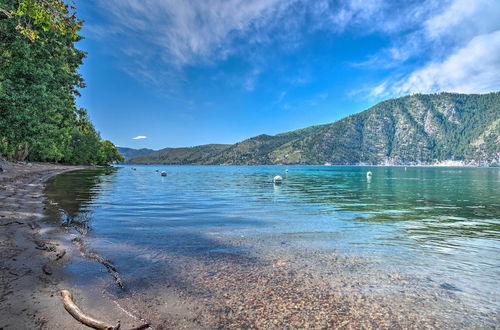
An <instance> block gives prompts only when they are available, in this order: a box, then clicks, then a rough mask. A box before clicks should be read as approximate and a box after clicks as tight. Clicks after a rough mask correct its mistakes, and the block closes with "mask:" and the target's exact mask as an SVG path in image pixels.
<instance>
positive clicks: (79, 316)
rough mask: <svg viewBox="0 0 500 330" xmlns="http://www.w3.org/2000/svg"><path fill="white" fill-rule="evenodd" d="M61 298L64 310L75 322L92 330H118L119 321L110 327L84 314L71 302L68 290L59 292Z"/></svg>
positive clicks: (71, 298)
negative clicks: (92, 329)
mask: <svg viewBox="0 0 500 330" xmlns="http://www.w3.org/2000/svg"><path fill="white" fill-rule="evenodd" d="M61 296H62V298H63V303H64V308H65V309H66V310H67V311H68V313H70V314H71V316H73V317H74V318H75V319H76V320H78V321H80V322H81V323H83V324H85V325H86V326H89V327H91V328H94V329H101V330H115V329H119V328H120V321H118V323H117V324H116V325H114V326H113V325H111V324H108V323H106V322H102V321H99V320H96V319H94V318H93V317H91V316H88V315H86V314H84V313H83V312H82V311H81V310H80V308H78V306H76V305H75V303H74V302H73V297H72V295H71V292H69V291H68V290H61Z"/></svg>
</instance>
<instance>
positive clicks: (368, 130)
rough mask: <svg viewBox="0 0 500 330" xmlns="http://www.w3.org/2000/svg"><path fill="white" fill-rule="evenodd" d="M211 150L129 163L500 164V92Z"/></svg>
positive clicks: (427, 102)
mask: <svg viewBox="0 0 500 330" xmlns="http://www.w3.org/2000/svg"><path fill="white" fill-rule="evenodd" d="M208 146H213V145H206V146H198V147H192V148H167V149H163V150H161V151H159V152H157V153H153V154H151V155H148V156H143V157H139V158H134V159H132V160H131V162H134V163H136V162H140V163H158V162H161V163H163V164H248V165H254V164H324V163H326V162H329V163H332V164H344V165H348V164H373V165H377V164H400V165H404V164H433V163H439V162H445V161H449V160H452V161H457V162H460V163H461V164H470V165H491V164H498V163H500V92H496V93H489V94H470V95H469V94H454V93H439V94H430V95H423V94H415V95H410V96H405V97H401V98H397V99H391V100H387V101H384V102H381V103H379V104H377V105H375V106H373V107H371V108H369V109H367V110H365V111H363V112H360V113H357V114H354V115H351V116H349V117H346V118H344V119H341V120H339V121H337V122H334V123H331V124H326V125H319V126H311V127H308V128H304V129H301V130H297V131H292V132H287V133H283V134H278V135H274V136H270V135H259V136H256V137H253V138H250V139H247V140H244V141H242V142H239V143H236V144H234V145H229V146H228V145H224V147H220V148H208ZM219 146H220V145H219ZM159 153H161V157H160V156H159V155H158V154H159ZM160 160H161V161H160Z"/></svg>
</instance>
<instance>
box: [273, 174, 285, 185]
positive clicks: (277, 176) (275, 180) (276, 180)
mask: <svg viewBox="0 0 500 330" xmlns="http://www.w3.org/2000/svg"><path fill="white" fill-rule="evenodd" d="M273 182H274V183H282V182H283V178H282V177H281V175H276V176H275V177H274V179H273Z"/></svg>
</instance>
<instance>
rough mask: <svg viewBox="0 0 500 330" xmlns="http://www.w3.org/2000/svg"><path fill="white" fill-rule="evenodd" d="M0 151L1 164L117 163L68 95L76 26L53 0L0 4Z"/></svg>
mask: <svg viewBox="0 0 500 330" xmlns="http://www.w3.org/2000/svg"><path fill="white" fill-rule="evenodd" d="M0 9H1V10H0V54H1V60H0V154H1V155H3V156H4V157H5V158H6V159H8V160H26V159H27V160H32V161H55V162H64V163H72V164H105V163H109V162H112V161H115V160H122V156H121V155H120V154H119V153H118V152H117V150H116V148H115V146H114V145H113V143H111V142H110V141H102V140H101V138H100V136H99V133H98V132H97V131H96V130H95V128H94V126H93V125H92V123H91V122H90V120H89V118H88V116H87V112H86V110H85V109H82V108H78V107H77V105H76V97H78V96H79V95H80V94H79V90H80V89H81V88H83V87H85V84H84V81H83V78H82V76H81V75H80V73H79V72H78V69H79V67H80V65H81V64H82V61H83V59H84V57H85V53H84V52H82V51H81V50H79V49H77V48H76V46H75V44H76V43H77V42H78V41H79V40H81V37H80V36H79V35H78V32H79V30H80V28H81V25H82V22H81V21H80V20H78V19H77V18H76V16H75V15H74V13H73V12H72V8H69V7H68V6H67V5H66V4H65V3H64V2H63V1H60V0H41V1H31V0H2V1H1V2H0Z"/></svg>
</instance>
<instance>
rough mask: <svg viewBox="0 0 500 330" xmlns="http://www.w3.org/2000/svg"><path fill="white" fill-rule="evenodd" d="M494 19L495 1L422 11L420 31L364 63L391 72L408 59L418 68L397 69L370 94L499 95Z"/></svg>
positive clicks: (499, 26) (499, 39) (456, 1)
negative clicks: (493, 92) (381, 66)
mask: <svg viewBox="0 0 500 330" xmlns="http://www.w3.org/2000/svg"><path fill="white" fill-rule="evenodd" d="M499 17H500V1H498V0H476V1H469V0H452V1H446V2H443V4H441V7H440V8H439V10H435V11H427V17H426V18H425V19H424V20H423V23H422V25H421V27H420V28H418V29H416V30H415V31H412V32H411V33H409V34H407V35H406V37H405V38H403V39H402V40H399V41H398V42H397V43H395V44H394V45H393V46H392V47H391V48H390V49H386V50H384V51H383V52H382V53H380V54H378V55H375V56H374V58H373V59H370V60H369V61H367V62H366V63H367V65H385V66H386V67H392V68H405V66H404V65H405V63H404V62H406V61H408V60H416V61H417V63H418V62H420V63H421V64H420V65H416V66H415V65H413V66H410V67H412V69H411V70H410V71H406V72H404V70H397V71H396V73H393V76H392V77H389V78H387V79H385V80H384V81H383V82H381V83H380V84H378V85H377V86H375V87H373V88H372V89H371V91H370V95H371V96H375V97H392V96H398V95H402V94H408V93H429V92H438V91H449V92H460V93H484V92H490V91H498V90H500V56H499V55H498V54H500V19H499ZM384 55H385V56H384Z"/></svg>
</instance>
